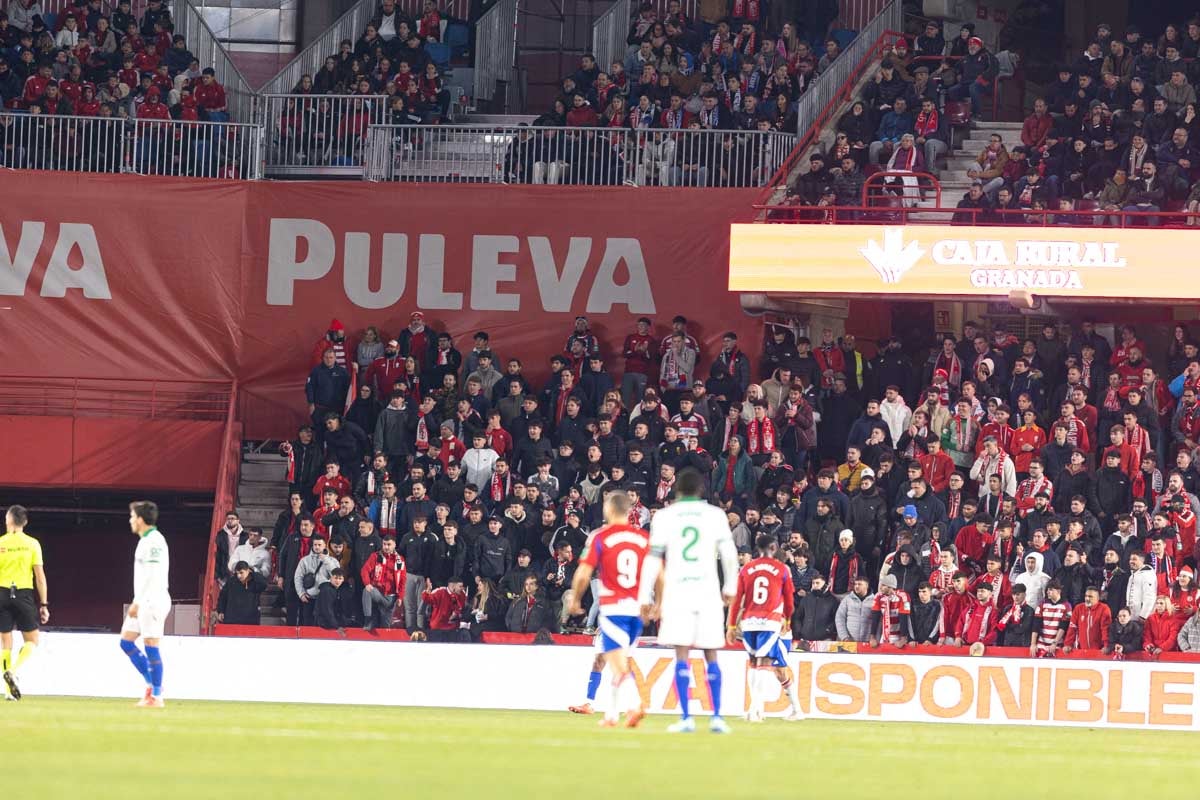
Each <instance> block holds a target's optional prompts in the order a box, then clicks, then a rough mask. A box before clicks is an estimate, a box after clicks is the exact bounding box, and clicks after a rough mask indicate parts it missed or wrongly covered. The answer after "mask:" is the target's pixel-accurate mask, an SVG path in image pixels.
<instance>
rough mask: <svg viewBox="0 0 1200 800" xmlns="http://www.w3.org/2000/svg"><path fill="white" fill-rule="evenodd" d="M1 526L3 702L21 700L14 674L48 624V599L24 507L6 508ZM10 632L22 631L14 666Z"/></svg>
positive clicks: (38, 551) (36, 544)
mask: <svg viewBox="0 0 1200 800" xmlns="http://www.w3.org/2000/svg"><path fill="white" fill-rule="evenodd" d="M4 523H5V527H6V529H7V533H5V534H4V535H3V536H0V670H2V671H3V673H4V683H5V699H7V700H20V699H21V690H20V688H19V687H18V686H17V672H18V670H20V668H21V666H22V665H23V664H24V663H25V662H26V661H28V660H29V657H30V656H31V655H33V651H34V649H35V648H36V647H37V643H38V625H45V624H46V623H47V622H49V621H50V606H49V602H50V597H49V589H48V587H47V585H46V571H45V569H44V568H43V566H42V545H41V543H39V542H38V540H37V539H35V538H33V537H32V536H30V535H29V534H27V533H25V526H26V525H28V524H29V512H28V511H26V510H25V508H24V507H23V506H9V509H8V513H7V514H5V515H4ZM35 586H36V587H37V592H36V594H35V592H34V587H35ZM13 628H16V629H17V630H19V631H21V651H20V652H19V653H17V660H16V661H15V662H14V661H13V660H12V643H13V637H12V632H13Z"/></svg>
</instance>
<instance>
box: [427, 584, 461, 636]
mask: <svg viewBox="0 0 1200 800" xmlns="http://www.w3.org/2000/svg"><path fill="white" fill-rule="evenodd" d="M421 602H422V603H424V604H425V605H427V606H429V641H431V642H454V641H457V640H458V638H457V631H458V628H459V623H460V622H462V612H463V609H464V608H466V605H467V592H466V590H465V589H463V583H462V578H459V577H457V576H455V577H452V578H451V579H450V580H449V581H448V582H447V583H446V585H445V586H441V587H439V588H437V589H434V588H433V581H431V580H430V579H429V578H426V579H425V591H423V592H421Z"/></svg>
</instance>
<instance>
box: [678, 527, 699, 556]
mask: <svg viewBox="0 0 1200 800" xmlns="http://www.w3.org/2000/svg"><path fill="white" fill-rule="evenodd" d="M683 536H684V538H685V539H688V543H687V544H685V545H684V546H683V553H681V554H680V555H682V556H683V560H684V561H695V560H696V559H697V558H698V556H697V555H696V554H695V553H693V552H692V550H694V549H695V547H696V543H697V542H699V541H700V531H699V529H697V528H695V527H693V526H691V525H689V526H687V527H686V528H684V529H683Z"/></svg>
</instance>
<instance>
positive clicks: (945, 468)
mask: <svg viewBox="0 0 1200 800" xmlns="http://www.w3.org/2000/svg"><path fill="white" fill-rule="evenodd" d="M914 416H915V415H914ZM925 446H926V450H927V452H925V453H922V454H920V455H918V456H917V463H918V464H920V465H921V473H922V474H923V475H924V476H925V480H926V481H928V482H929V488H931V489H932V490H933V491H934V492H935V493H938V494H940V493H942V492H944V491H946V489H947V488H949V486H950V476H951V475H953V474H954V459H952V458H950V456H948V455H946V451H945V450H943V449H942V442H941V440H940V439H937V438H931V439H930V440H929V441H928V442H926V444H925Z"/></svg>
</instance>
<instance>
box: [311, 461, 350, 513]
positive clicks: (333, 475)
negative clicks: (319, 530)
mask: <svg viewBox="0 0 1200 800" xmlns="http://www.w3.org/2000/svg"><path fill="white" fill-rule="evenodd" d="M341 472H342V468H341V465H339V464H338V462H337V461H333V460H330V461H326V462H325V474H324V475H322V476H321V477H319V478H317V482H316V483H315V484H313V488H312V493H313V494H314V495H316V496H317V497H318V498H321V497H324V496H325V492H327V491H330V490H332V491H334V492H337V496H338V497H341V496H342V495H347V494H350V492H351V491H352V490H353V488H354V487H353V486H351V485H350V481H349V479H347V478H346V476H345V475H342V474H341ZM318 519H320V518H319V517H318Z"/></svg>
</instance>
